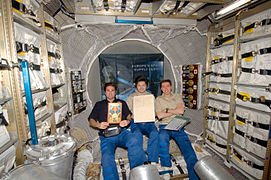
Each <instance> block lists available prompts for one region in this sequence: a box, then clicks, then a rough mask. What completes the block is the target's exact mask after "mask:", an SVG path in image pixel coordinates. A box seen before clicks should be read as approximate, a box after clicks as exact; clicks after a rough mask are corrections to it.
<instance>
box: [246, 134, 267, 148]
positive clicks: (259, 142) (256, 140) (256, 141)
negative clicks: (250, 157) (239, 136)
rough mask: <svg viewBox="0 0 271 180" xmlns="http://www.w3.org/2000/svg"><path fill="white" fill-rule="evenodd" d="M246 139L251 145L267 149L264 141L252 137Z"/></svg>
mask: <svg viewBox="0 0 271 180" xmlns="http://www.w3.org/2000/svg"><path fill="white" fill-rule="evenodd" d="M248 139H249V140H250V141H251V142H253V143H256V144H259V145H260V146H263V147H267V141H264V140H261V139H258V138H255V137H252V136H248Z"/></svg>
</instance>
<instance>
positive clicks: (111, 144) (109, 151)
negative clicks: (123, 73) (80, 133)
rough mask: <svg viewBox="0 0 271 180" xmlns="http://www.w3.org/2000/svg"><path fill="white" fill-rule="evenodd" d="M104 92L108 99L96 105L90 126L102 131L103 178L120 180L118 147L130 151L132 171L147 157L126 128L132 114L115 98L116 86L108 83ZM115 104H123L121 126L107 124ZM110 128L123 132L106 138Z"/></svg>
mask: <svg viewBox="0 0 271 180" xmlns="http://www.w3.org/2000/svg"><path fill="white" fill-rule="evenodd" d="M104 92H105V96H106V99H105V100H102V101H99V102H97V103H96V104H95V106H94V108H93V109H92V112H91V114H90V115H89V118H88V119H89V124H90V126H92V127H93V128H97V129H99V130H100V132H99V135H100V139H101V144H100V146H101V152H102V160H101V162H102V167H103V177H104V179H105V180H109V179H113V180H115V179H119V176H118V171H117V166H116V163H115V150H116V148H117V147H118V146H120V147H123V148H127V149H128V159H129V162H130V169H133V168H134V167H136V166H139V165H142V164H143V163H144V162H145V161H146V156H145V153H144V150H143V148H142V147H141V146H140V145H139V142H138V140H137V138H136V137H135V135H134V134H132V133H131V132H130V131H128V130H127V129H126V128H125V127H126V126H128V125H129V123H130V120H131V112H130V110H129V108H128V106H127V104H126V103H125V101H122V100H120V99H116V98H115V95H116V86H115V85H114V84H113V83H106V84H105V86H104ZM113 102H118V103H121V104H122V113H121V116H122V118H121V119H122V120H121V122H120V123H119V124H114V125H112V124H109V123H108V122H107V115H108V103H113ZM109 128H110V129H114V128H119V129H121V132H120V133H119V134H117V135H114V136H111V137H105V132H106V131H107V130H108V129H109Z"/></svg>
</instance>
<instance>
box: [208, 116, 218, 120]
mask: <svg viewBox="0 0 271 180" xmlns="http://www.w3.org/2000/svg"><path fill="white" fill-rule="evenodd" d="M206 118H207V119H208V120H216V119H218V117H217V116H207V117H206Z"/></svg>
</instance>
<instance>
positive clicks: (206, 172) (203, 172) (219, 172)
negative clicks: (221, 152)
mask: <svg viewBox="0 0 271 180" xmlns="http://www.w3.org/2000/svg"><path fill="white" fill-rule="evenodd" d="M194 169H195V172H196V173H197V175H198V176H199V178H200V179H201V180H209V179H212V180H234V178H233V176H232V175H231V174H230V173H229V172H227V171H226V170H225V169H224V168H223V167H222V166H221V165H220V164H218V163H217V162H216V161H215V160H213V159H212V157H211V156H204V157H203V158H201V159H200V160H199V161H198V162H197V163H196V164H195V166H194Z"/></svg>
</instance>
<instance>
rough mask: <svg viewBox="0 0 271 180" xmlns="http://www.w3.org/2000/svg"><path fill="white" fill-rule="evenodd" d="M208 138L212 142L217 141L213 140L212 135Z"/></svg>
mask: <svg viewBox="0 0 271 180" xmlns="http://www.w3.org/2000/svg"><path fill="white" fill-rule="evenodd" d="M207 139H208V140H209V141H210V142H212V143H215V141H214V140H213V138H212V137H211V136H210V135H208V136H207Z"/></svg>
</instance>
